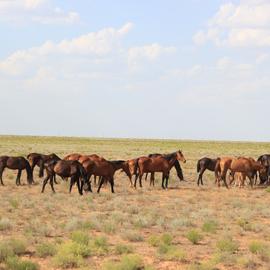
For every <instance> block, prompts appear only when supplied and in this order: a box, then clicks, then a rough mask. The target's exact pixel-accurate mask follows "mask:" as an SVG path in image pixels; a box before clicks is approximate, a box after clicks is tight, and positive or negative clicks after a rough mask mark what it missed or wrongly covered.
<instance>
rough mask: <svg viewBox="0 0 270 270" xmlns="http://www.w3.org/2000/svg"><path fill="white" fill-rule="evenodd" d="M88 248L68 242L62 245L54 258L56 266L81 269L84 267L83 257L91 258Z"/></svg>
mask: <svg viewBox="0 0 270 270" xmlns="http://www.w3.org/2000/svg"><path fill="white" fill-rule="evenodd" d="M90 254H91V250H90V248H89V247H88V246H86V245H83V244H79V243H76V242H72V241H68V242H65V243H63V244H61V245H60V246H59V248H58V250H57V253H56V255H55V256H54V259H53V261H54V264H55V265H56V266H57V267H61V268H70V267H79V266H81V265H83V257H87V256H90Z"/></svg>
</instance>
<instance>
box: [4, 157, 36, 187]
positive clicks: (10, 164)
mask: <svg viewBox="0 0 270 270" xmlns="http://www.w3.org/2000/svg"><path fill="white" fill-rule="evenodd" d="M5 168H8V169H11V170H18V174H17V177H16V185H17V186H18V185H21V174H22V170H26V173H27V182H28V184H29V185H30V184H33V182H34V180H33V174H32V170H31V167H30V165H29V162H28V161H27V159H25V158H24V157H8V156H1V157H0V183H1V185H4V183H3V179H2V175H3V171H4V169H5Z"/></svg>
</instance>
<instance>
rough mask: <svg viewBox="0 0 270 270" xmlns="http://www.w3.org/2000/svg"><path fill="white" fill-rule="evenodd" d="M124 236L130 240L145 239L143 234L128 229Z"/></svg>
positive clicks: (140, 240) (138, 240) (139, 240)
mask: <svg viewBox="0 0 270 270" xmlns="http://www.w3.org/2000/svg"><path fill="white" fill-rule="evenodd" d="M122 236H123V238H124V239H126V240H128V241H130V242H142V241H143V240H144V238H143V236H142V235H141V234H138V233H137V232H133V231H127V232H125V233H124V234H122Z"/></svg>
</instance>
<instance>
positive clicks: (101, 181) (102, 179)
mask: <svg viewBox="0 0 270 270" xmlns="http://www.w3.org/2000/svg"><path fill="white" fill-rule="evenodd" d="M103 182H104V177H102V178H101V180H100V183H99V186H98V190H97V193H99V191H100V189H101V186H102V184H103Z"/></svg>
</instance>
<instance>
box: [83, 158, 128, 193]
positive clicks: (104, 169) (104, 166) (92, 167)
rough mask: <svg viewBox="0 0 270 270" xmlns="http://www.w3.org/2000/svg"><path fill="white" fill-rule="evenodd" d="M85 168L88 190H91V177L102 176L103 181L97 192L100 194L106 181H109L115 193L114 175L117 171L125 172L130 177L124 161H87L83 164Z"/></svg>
mask: <svg viewBox="0 0 270 270" xmlns="http://www.w3.org/2000/svg"><path fill="white" fill-rule="evenodd" d="M82 165H83V167H84V169H85V171H86V173H87V181H86V182H85V183H86V185H87V187H88V190H91V181H90V179H91V176H92V175H96V176H100V177H101V180H100V183H99V187H98V190H97V192H98V193H99V191H100V189H101V187H102V185H103V183H104V181H109V182H110V184H111V191H112V193H114V174H115V172H116V171H117V170H120V169H122V170H124V172H125V173H126V174H127V175H128V172H129V170H128V166H127V163H126V161H124V160H115V161H108V160H91V159H88V160H86V161H85V162H84V163H83V164H82Z"/></svg>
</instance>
